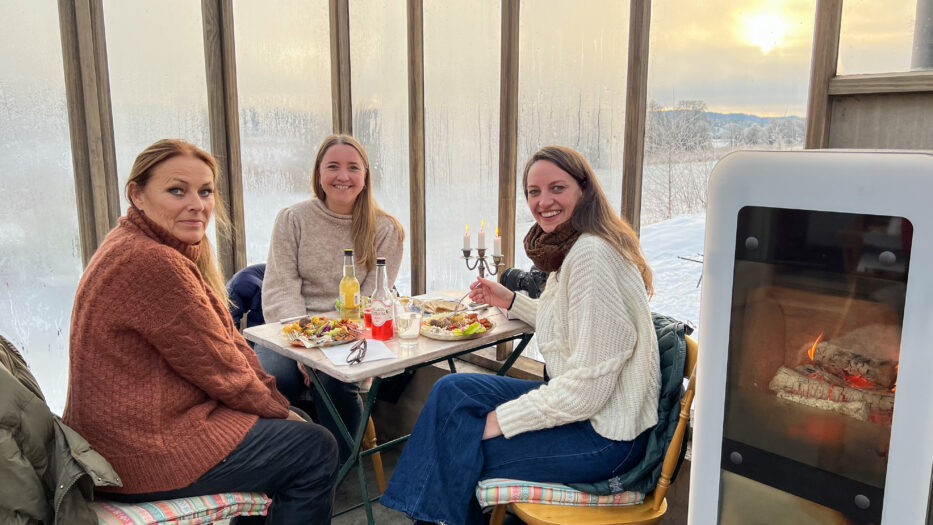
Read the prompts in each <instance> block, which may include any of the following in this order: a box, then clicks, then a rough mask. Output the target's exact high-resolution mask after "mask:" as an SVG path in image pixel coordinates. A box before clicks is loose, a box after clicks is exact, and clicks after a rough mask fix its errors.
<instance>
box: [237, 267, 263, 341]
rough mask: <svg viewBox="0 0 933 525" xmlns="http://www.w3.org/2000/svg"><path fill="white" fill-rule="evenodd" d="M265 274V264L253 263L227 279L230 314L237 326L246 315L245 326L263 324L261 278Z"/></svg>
mask: <svg viewBox="0 0 933 525" xmlns="http://www.w3.org/2000/svg"><path fill="white" fill-rule="evenodd" d="M265 274H266V265H265V264H253V265H250V266H247V267H246V268H243V269H242V270H240V271H238V272H237V273H235V274H233V277H231V278H230V280H229V281H227V294H228V295H229V296H230V315H232V316H233V324H234V326H236V327H237V328H239V327H240V322H241V320H242V319H243V315H244V314H245V315H246V328H249V327H250V326H256V325H260V324H265V322H266V321H265V319H264V318H263V316H262V278H263V276H265Z"/></svg>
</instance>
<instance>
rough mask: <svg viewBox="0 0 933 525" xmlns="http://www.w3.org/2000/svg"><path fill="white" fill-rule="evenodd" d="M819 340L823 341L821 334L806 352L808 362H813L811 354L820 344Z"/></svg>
mask: <svg viewBox="0 0 933 525" xmlns="http://www.w3.org/2000/svg"><path fill="white" fill-rule="evenodd" d="M821 339H823V332H820V335H819V336H818V337H817V338H816V341H813V346H811V347H810V349H809V350H807V355H808V356H810V361H813V354H814V352H816V345H817V343H819V342H820V340H821Z"/></svg>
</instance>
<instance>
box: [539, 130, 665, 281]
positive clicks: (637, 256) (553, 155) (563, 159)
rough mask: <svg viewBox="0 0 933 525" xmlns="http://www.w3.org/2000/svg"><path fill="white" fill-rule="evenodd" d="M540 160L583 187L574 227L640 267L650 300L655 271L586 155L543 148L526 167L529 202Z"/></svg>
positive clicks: (571, 217)
mask: <svg viewBox="0 0 933 525" xmlns="http://www.w3.org/2000/svg"><path fill="white" fill-rule="evenodd" d="M539 160H547V161H550V162H553V163H554V164H555V165H557V167H558V168H560V169H562V170H563V171H565V172H567V173H568V174H569V175H570V176H571V177H573V178H574V180H576V181H577V184H579V185H580V191H582V192H583V195H582V196H581V197H580V200H579V201H578V202H577V204H576V206H574V208H573V215H571V216H570V224H571V226H573V227H574V229H576V230H577V231H578V232H580V233H589V234H592V235H596V236H598V237H602V238H603V239H604V240H605V241H606V242H608V243H609V244H610V245H611V246H612V247H613V248H615V250H616V251H617V252H619V255H621V256H622V257H623V258H624V259H626V260H628V261H630V262H632V263H633V264H634V265H635V266H637V267H638V271H639V272H641V278H642V280H644V281H645V290H646V291H647V292H648V295H649V296H650V295H652V294H653V293H654V288H653V287H652V284H651V268H650V267H649V266H648V262H647V261H645V257H644V255H642V253H641V247H640V244H639V242H638V236H637V235H635V230H633V229H632V227H631V226H630V225H629V223H628V222H627V221H626V220H625V219H623V218H621V217H619V215H618V214H616V212H615V211H613V209H612V207H611V206H610V205H609V200H608V199H606V194H605V193H603V189H602V187H601V186H600V185H599V180H597V179H596V175H595V174H594V173H593V168H591V167H590V163H589V162H587V161H586V159H585V158H583V155H580V154H579V153H577V152H576V151H574V150H572V149H570V148H567V147H564V146H545V147H543V148H541V149H540V150H538V151H537V152H536V153H535V154H534V155H532V156H531V158H530V159H528V163H527V164H525V173H524V175H523V176H522V188H523V189H524V191H525V199H526V200H527V199H528V172H529V171H530V170H531V166H532V165H533V164H534V163H535V162H538V161H539Z"/></svg>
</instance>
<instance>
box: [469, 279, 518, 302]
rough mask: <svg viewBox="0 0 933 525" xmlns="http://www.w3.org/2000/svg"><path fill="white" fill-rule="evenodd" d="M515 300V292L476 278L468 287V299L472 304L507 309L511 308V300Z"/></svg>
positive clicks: (487, 280)
mask: <svg viewBox="0 0 933 525" xmlns="http://www.w3.org/2000/svg"><path fill="white" fill-rule="evenodd" d="M514 298H515V292H513V291H512V290H509V289H508V288H506V287H505V286H502V285H501V284H499V283H497V282H496V281H490V280H489V279H483V278H482V277H478V278H477V279H476V282H475V283H473V284H471V285H470V299H472V300H473V302H474V303H484V304H488V305H492V306H498V307H499V308H508V307H510V306H512V299H514Z"/></svg>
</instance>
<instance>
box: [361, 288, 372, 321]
mask: <svg viewBox="0 0 933 525" xmlns="http://www.w3.org/2000/svg"><path fill="white" fill-rule="evenodd" d="M360 309H361V310H362V312H363V325H364V326H365V328H366V329H367V330H371V329H372V327H373V310H372V301H371V300H370V298H369V296H368V295H364V296H361V297H360Z"/></svg>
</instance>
